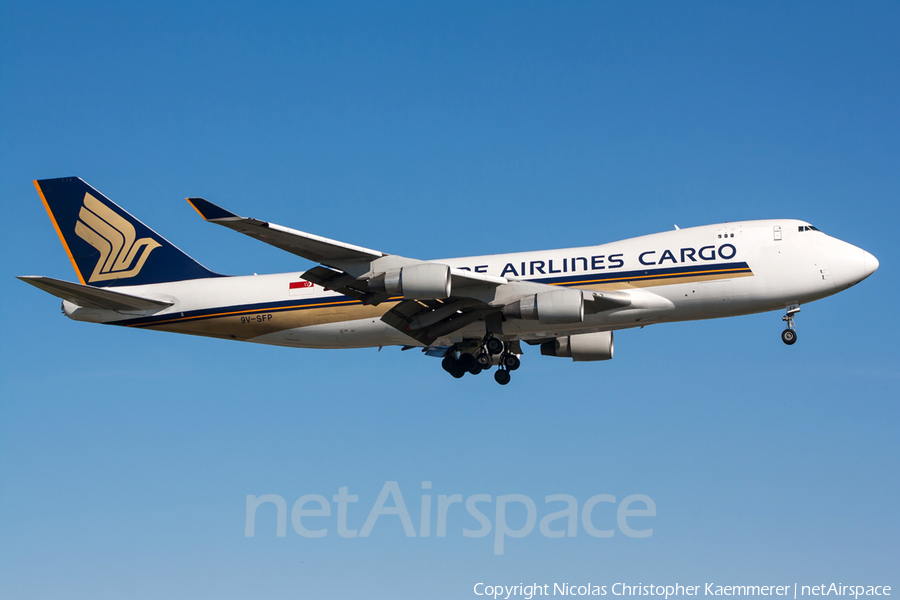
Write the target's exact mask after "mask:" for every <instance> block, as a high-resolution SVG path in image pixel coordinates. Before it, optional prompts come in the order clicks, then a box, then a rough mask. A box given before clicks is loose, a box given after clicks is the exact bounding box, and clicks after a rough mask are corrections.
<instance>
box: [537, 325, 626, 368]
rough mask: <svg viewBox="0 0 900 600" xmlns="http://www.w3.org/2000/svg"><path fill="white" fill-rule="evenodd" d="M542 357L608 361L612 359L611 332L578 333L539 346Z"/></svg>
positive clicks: (577, 360) (580, 360)
mask: <svg viewBox="0 0 900 600" xmlns="http://www.w3.org/2000/svg"><path fill="white" fill-rule="evenodd" d="M541 354H543V355H544V356H562V357H565V358H571V359H572V360H573V361H576V362H582V361H591V360H609V359H611V358H612V357H613V333H612V331H600V332H598V333H579V334H576V335H567V336H565V337H560V338H556V339H555V340H552V341H549V342H544V343H543V344H541Z"/></svg>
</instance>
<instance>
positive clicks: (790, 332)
mask: <svg viewBox="0 0 900 600" xmlns="http://www.w3.org/2000/svg"><path fill="white" fill-rule="evenodd" d="M798 312H800V305H799V304H792V305H791V306H788V307H787V314H786V315H784V316H783V317H781V320H782V321H784V322H785V323H787V329H785V330H784V331H782V332H781V341H782V342H784V343H785V344H787V345H788V346H791V345H793V344H794V343H795V342H796V341H797V330H796V329H795V328H794V315H796V314H797V313H798Z"/></svg>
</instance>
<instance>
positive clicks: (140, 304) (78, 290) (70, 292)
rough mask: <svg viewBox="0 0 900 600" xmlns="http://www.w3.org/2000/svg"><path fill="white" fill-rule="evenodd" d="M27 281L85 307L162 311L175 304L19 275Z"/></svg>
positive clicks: (142, 311)
mask: <svg viewBox="0 0 900 600" xmlns="http://www.w3.org/2000/svg"><path fill="white" fill-rule="evenodd" d="M18 279H21V280H22V281H24V282H25V283H28V284H31V285H33V286H34V287H36V288H38V289H40V290H43V291H45V292H47V293H48V294H53V295H54V296H56V297H57V298H62V299H63V300H67V301H69V302H71V303H72V304H77V305H78V306H83V307H85V308H100V309H106V310H114V311H116V312H140V313H144V312H151V311H160V310H162V309H164V308H168V307H169V306H172V304H174V303H173V302H166V301H163V300H151V299H150V298H142V297H141V296H134V295H132V294H124V293H122V292H114V291H112V290H110V289H107V288H97V287H93V286H89V285H82V284H80V283H71V282H69V281H62V280H61V279H53V278H52V277H40V276H23V277H19V278H18Z"/></svg>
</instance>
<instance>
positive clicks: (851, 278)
mask: <svg viewBox="0 0 900 600" xmlns="http://www.w3.org/2000/svg"><path fill="white" fill-rule="evenodd" d="M34 184H35V187H36V188H37V191H38V194H39V195H40V197H41V200H42V201H43V203H44V207H45V208H46V209H47V213H48V214H49V215H50V220H51V221H52V222H53V226H54V227H55V228H56V232H57V234H59V238H60V240H61V241H62V244H63V247H64V248H65V250H66V253H67V254H68V255H69V259H70V260H71V261H72V266H74V267H75V273H76V274H77V275H78V279H79V282H80V283H71V282H66V281H61V280H58V279H52V278H49V277H36V276H29V277H20V279H22V280H23V281H25V282H27V283H30V284H31V285H33V286H35V287H38V288H40V289H42V290H44V291H46V292H49V293H50V294H53V295H54V296H57V297H59V298H62V300H63V303H62V305H63V311H64V312H65V314H66V315H67V316H68V317H70V318H72V319H75V320H77V321H88V322H91V323H106V324H111V325H121V326H124V327H138V328H143V329H156V330H161V331H172V332H176V333H187V334H192V335H203V336H211V337H219V338H225V339H232V340H240V341H246V342H258V343H261V344H275V345H279V346H294V347H299V348H363V347H381V346H391V345H396V346H403V347H404V348H406V349H408V348H413V347H419V348H422V349H423V351H424V352H425V353H426V354H428V355H430V356H437V357H441V358H443V363H442V364H443V367H444V369H445V370H446V371H447V372H449V373H450V374H451V375H453V376H454V377H462V376H463V375H464V374H466V373H472V374H478V373H480V372H481V371H483V370H487V369H491V368H492V367H495V366H496V371H495V372H494V378H495V379H496V380H497V382H498V383H500V384H503V385H505V384H507V383H509V380H510V372H512V371H515V370H516V369H518V368H519V364H520V362H519V357H520V356H521V354H522V346H521V342H525V343H527V344H531V345H536V346H539V347H540V352H541V354H543V355H549V356H561V357H569V358H572V359H573V360H576V361H597V360H607V359H611V358H612V357H613V331H615V330H618V329H627V328H631V327H643V326H645V325H651V324H655V323H670V322H675V321H690V320H698V319H716V318H720V317H733V316H737V315H746V314H752V313H759V312H764V311H775V310H783V311H785V315H784V316H783V317H782V319H783V320H784V321H785V322H786V324H787V326H786V329H784V331H783V332H782V333H781V339H782V340H783V341H784V343H785V344H793V343H794V342H796V341H797V332H796V330H795V327H794V316H795V315H796V314H797V312H799V310H800V306H801V305H802V304H805V303H808V302H812V301H813V300H819V299H820V298H825V297H826V296H831V295H832V294H836V293H838V292H840V291H842V290H845V289H847V288H848V287H850V286H852V285H855V284H857V283H859V282H860V281H862V280H863V279H865V278H866V277H868V276H869V275H871V274H872V273H874V272H875V270H876V269H878V260H876V258H875V257H874V256H872V255H871V254H869V253H868V252H866V251H865V250H862V249H861V248H857V247H856V246H853V245H851V244H848V243H847V242H843V241H841V240H839V239H836V238H833V237H831V236H829V235H826V234H824V233H822V232H820V231H819V230H818V229H816V228H815V227H813V226H812V225H810V224H809V223H806V222H804V221H797V220H793V219H773V220H765V221H742V222H736V223H724V224H721V225H706V226H703V227H691V228H686V229H677V228H676V230H674V231H666V232H663V233H656V234H652V235H647V236H643V237H637V238H632V239H628V240H622V241H619V242H612V243H609V244H602V245H599V246H589V247H584V248H567V249H562V250H545V251H540V252H519V253H514V254H495V255H491V256H474V257H466V258H452V259H441V260H428V261H423V260H417V259H413V258H405V257H403V256H397V255H395V254H386V253H384V252H380V251H378V250H370V249H368V248H363V247H361V246H354V245H352V244H347V243H344V242H339V241H336V240H330V239H327V238H324V237H320V236H317V235H313V234H310V233H304V232H302V231H296V230H294V229H289V228H287V227H282V226H280V225H276V224H274V223H267V222H265V221H260V220H257V219H252V218H246V217H239V216H237V215H236V214H234V213H231V212H229V211H227V210H225V209H223V208H220V207H219V206H216V205H215V204H213V203H211V202H208V201H206V200H203V199H201V198H189V199H188V202H190V203H191V205H193V207H194V208H195V209H196V210H197V212H198V213H200V215H201V216H202V217H203V218H204V219H205V220H206V221H209V222H210V223H216V224H218V225H223V226H225V227H228V228H230V229H234V230H235V231H238V232H240V233H243V234H245V235H249V236H250V237H253V238H256V239H258V240H260V241H262V242H265V243H267V244H271V245H273V246H276V247H278V248H281V249H282V250H285V251H287V252H291V253H293V254H296V255H298V256H301V257H303V258H306V259H309V260H312V261H314V262H317V263H319V264H320V266H317V267H314V268H312V269H310V270H308V271H305V272H296V273H279V274H274V275H259V276H246V277H244V276H241V277H229V276H223V275H219V274H218V273H214V272H212V271H209V270H208V269H206V268H205V267H203V266H202V265H200V264H199V263H197V262H196V261H195V260H193V259H192V258H190V257H189V256H188V255H186V254H185V253H184V252H182V251H181V250H179V249H178V248H176V247H175V246H174V245H172V244H171V243H170V242H168V241H167V240H166V239H165V238H163V237H162V236H160V235H159V234H157V233H156V232H155V231H153V230H152V229H150V228H149V227H147V226H146V225H144V224H143V223H141V222H140V221H138V220H137V219H135V218H134V217H133V216H131V215H130V214H128V213H127V212H126V211H124V210H123V209H121V208H120V207H119V206H118V205H116V204H115V203H113V202H112V201H111V200H109V199H108V198H106V197H105V196H104V195H103V194H101V193H100V192H98V191H97V190H95V189H94V188H92V187H91V186H90V185H88V184H87V183H85V182H84V181H82V180H81V179H79V178H76V177H66V178H61V179H45V180H41V181H35V182H34Z"/></svg>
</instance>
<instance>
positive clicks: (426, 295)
mask: <svg viewBox="0 0 900 600" xmlns="http://www.w3.org/2000/svg"><path fill="white" fill-rule="evenodd" d="M369 289H370V290H371V291H373V292H381V293H383V294H390V295H391V296H403V297H404V298H417V299H421V300H428V299H443V298H449V297H450V267H448V266H447V265H440V264H437V263H422V264H418V265H410V266H408V267H402V268H400V269H396V270H393V271H388V272H387V273H381V274H380V275H376V276H375V277H372V278H371V279H369Z"/></svg>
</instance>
